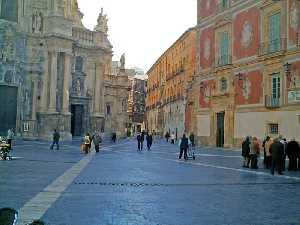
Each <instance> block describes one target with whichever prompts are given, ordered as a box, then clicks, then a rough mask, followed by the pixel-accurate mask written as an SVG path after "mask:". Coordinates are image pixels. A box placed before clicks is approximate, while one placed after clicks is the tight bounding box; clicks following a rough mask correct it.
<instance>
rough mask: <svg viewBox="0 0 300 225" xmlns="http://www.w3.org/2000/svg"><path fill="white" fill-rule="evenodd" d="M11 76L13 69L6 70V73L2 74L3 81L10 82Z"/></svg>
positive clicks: (11, 80)
mask: <svg viewBox="0 0 300 225" xmlns="http://www.w3.org/2000/svg"><path fill="white" fill-rule="evenodd" d="M13 76H14V75H13V71H11V70H8V71H6V73H5V75H4V82H6V83H7V84H11V83H12V82H13V80H14V77H13Z"/></svg>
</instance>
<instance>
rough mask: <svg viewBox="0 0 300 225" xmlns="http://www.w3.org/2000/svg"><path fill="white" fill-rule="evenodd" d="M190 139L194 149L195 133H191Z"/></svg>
mask: <svg viewBox="0 0 300 225" xmlns="http://www.w3.org/2000/svg"><path fill="white" fill-rule="evenodd" d="M189 139H190V141H191V143H192V147H194V146H195V135H194V134H193V133H191V134H190V137H189Z"/></svg>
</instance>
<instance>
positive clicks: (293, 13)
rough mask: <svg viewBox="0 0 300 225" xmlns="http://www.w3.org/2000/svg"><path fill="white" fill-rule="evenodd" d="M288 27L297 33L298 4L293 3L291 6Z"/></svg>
mask: <svg viewBox="0 0 300 225" xmlns="http://www.w3.org/2000/svg"><path fill="white" fill-rule="evenodd" d="M290 27H291V28H292V29H293V30H294V31H298V27H299V9H298V3H297V2H296V1H294V2H293V4H292V6H291V13H290Z"/></svg>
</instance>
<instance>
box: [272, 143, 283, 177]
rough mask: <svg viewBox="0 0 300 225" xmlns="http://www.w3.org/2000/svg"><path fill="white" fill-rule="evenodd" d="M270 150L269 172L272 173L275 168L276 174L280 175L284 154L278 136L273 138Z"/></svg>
mask: <svg viewBox="0 0 300 225" xmlns="http://www.w3.org/2000/svg"><path fill="white" fill-rule="evenodd" d="M270 152H271V154H272V168H271V174H272V175H274V171H275V168H276V170H277V172H278V174H280V175H282V166H283V163H282V160H283V156H284V145H283V144H282V143H281V142H280V139H279V138H276V139H275V140H274V143H273V144H272V145H271V147H270Z"/></svg>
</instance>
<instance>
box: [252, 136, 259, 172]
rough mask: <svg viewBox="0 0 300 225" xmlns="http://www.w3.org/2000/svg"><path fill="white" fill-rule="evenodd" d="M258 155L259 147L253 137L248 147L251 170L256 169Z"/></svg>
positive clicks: (255, 138)
mask: <svg viewBox="0 0 300 225" xmlns="http://www.w3.org/2000/svg"><path fill="white" fill-rule="evenodd" d="M259 154H260V147H259V142H258V139H257V137H253V138H252V141H251V145H250V159H251V169H258V166H257V164H258V157H259Z"/></svg>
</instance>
